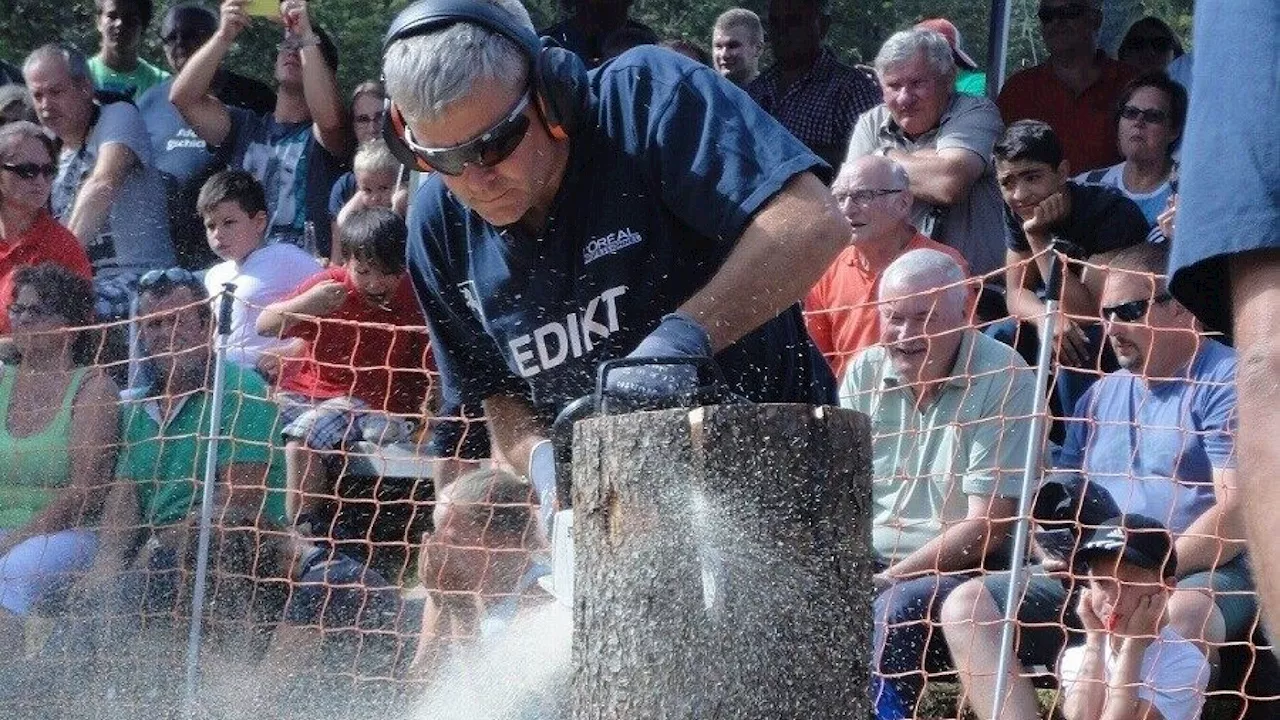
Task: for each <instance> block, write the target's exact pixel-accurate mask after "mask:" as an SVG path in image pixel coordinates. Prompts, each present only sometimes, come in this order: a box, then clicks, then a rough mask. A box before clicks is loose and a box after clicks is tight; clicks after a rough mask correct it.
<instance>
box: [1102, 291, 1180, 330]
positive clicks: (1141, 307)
mask: <svg viewBox="0 0 1280 720" xmlns="http://www.w3.org/2000/svg"><path fill="white" fill-rule="evenodd" d="M1172 299H1173V296H1172V295H1169V294H1168V293H1161V294H1159V295H1157V296H1155V297H1154V298H1151V299H1150V300H1147V299H1145V298H1144V299H1142V300H1130V301H1129V302H1127V303H1120V304H1119V305H1112V306H1110V307H1104V308H1102V317H1103V319H1105V320H1110V321H1112V322H1115V321H1116V320H1119V321H1120V322H1127V323H1132V322H1138V321H1139V320H1141V319H1142V318H1144V317H1146V316H1147V311H1148V310H1150V309H1151V306H1152V305H1158V304H1160V303H1163V302H1168V301H1170V300H1172Z"/></svg>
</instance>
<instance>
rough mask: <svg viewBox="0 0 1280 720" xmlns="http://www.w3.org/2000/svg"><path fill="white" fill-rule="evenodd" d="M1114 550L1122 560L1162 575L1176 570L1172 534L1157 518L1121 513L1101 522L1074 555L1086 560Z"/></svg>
mask: <svg viewBox="0 0 1280 720" xmlns="http://www.w3.org/2000/svg"><path fill="white" fill-rule="evenodd" d="M1117 553H1119V554H1120V555H1121V556H1122V557H1123V558H1124V560H1125V562H1128V563H1133V564H1134V565H1137V566H1139V567H1144V568H1147V569H1149V570H1156V571H1158V572H1159V573H1160V575H1161V576H1162V577H1173V575H1174V574H1175V573H1176V572H1177V570H1178V554H1177V551H1175V550H1174V548H1173V535H1171V534H1170V533H1169V530H1168V528H1166V527H1165V526H1164V525H1163V524H1161V523H1160V522H1159V521H1158V520H1154V519H1152V518H1149V517H1147V516H1146V515H1122V516H1120V517H1115V518H1111V519H1110V520H1108V521H1106V522H1104V523H1102V524H1101V525H1099V526H1098V527H1096V528H1094V530H1093V532H1092V533H1090V534H1089V536H1088V538H1087V539H1086V540H1085V541H1084V544H1082V545H1081V546H1080V550H1079V551H1078V552H1077V557H1078V558H1080V559H1081V560H1083V561H1084V562H1086V563H1089V562H1091V561H1092V560H1093V559H1095V558H1099V557H1112V556H1114V555H1116V554H1117Z"/></svg>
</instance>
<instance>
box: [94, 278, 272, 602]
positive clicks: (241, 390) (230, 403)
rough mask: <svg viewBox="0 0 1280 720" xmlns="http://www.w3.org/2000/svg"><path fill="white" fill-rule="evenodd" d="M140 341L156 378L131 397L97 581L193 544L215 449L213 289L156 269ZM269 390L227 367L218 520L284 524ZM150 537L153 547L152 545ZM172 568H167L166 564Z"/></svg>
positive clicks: (143, 283)
mask: <svg viewBox="0 0 1280 720" xmlns="http://www.w3.org/2000/svg"><path fill="white" fill-rule="evenodd" d="M138 293H139V297H138V317H139V318H140V320H138V335H139V341H140V344H141V346H142V349H143V351H144V353H145V355H146V356H147V357H148V358H149V359H150V361H151V363H152V364H153V366H154V369H155V372H154V373H153V375H154V377H155V378H156V380H155V381H154V382H152V383H151V384H150V385H149V386H148V387H146V388H138V389H133V390H130V391H126V393H124V395H125V403H124V407H123V409H122V411H121V430H120V436H121V441H122V443H123V447H122V448H121V450H120V459H119V461H118V464H117V468H116V478H117V483H116V485H115V487H113V488H112V491H111V494H110V496H109V497H108V499H107V508H106V510H105V512H104V520H103V530H102V538H101V549H100V550H99V553H98V557H97V559H96V561H95V568H94V571H93V572H91V573H90V574H91V576H96V577H99V578H106V577H111V576H114V575H116V574H117V573H119V572H121V571H123V570H124V569H125V568H126V566H128V565H129V556H130V554H131V553H132V551H133V548H135V547H138V545H139V543H140V542H141V543H142V549H141V551H140V552H139V553H138V554H137V557H136V558H135V559H134V560H133V562H132V566H133V567H134V568H136V569H139V570H144V569H148V567H150V568H152V569H155V566H156V557H157V556H158V555H160V554H168V556H169V558H171V559H172V558H174V557H176V556H177V554H179V553H182V552H184V551H185V550H186V548H187V544H188V543H190V542H194V537H195V532H194V530H195V528H196V525H197V522H198V518H199V513H198V508H199V505H200V497H201V491H202V490H201V489H202V481H203V479H204V468H205V458H206V456H207V453H208V451H209V443H210V441H211V433H210V426H209V422H210V411H211V409H212V400H213V393H212V391H211V390H210V388H209V385H210V383H211V382H212V378H213V353H212V352H211V346H210V337H211V335H212V327H213V318H212V313H211V310H210V305H209V302H208V296H207V294H206V293H205V290H204V286H203V284H202V283H201V282H200V280H198V279H197V278H195V277H194V276H193V275H191V274H190V273H188V272H187V271H185V270H181V269H179V268H174V269H170V270H166V271H153V272H151V273H148V274H146V275H144V276H143V277H142V279H141V280H140V281H139V285H138ZM268 395H269V392H268V389H267V386H266V383H265V382H264V381H263V380H262V378H260V377H258V376H257V375H256V374H254V373H253V372H251V371H248V370H242V369H239V368H236V367H235V366H234V364H228V365H227V367H226V375H225V379H224V385H223V388H222V397H223V406H222V422H221V425H220V428H219V430H218V432H216V433H212V435H214V436H216V439H217V442H218V447H217V458H218V463H217V468H218V469H217V477H218V484H217V486H216V487H215V489H214V508H213V512H214V517H215V519H216V518H219V517H222V516H223V515H231V516H235V517H250V518H265V519H268V520H271V521H275V522H280V521H282V520H283V517H284V496H283V488H284V456H283V454H282V453H281V452H280V450H279V449H278V448H277V447H275V446H274V445H273V439H274V436H275V433H276V423H277V409H276V406H275V404H274V403H272V402H271V400H270V399H269V397H268ZM144 538H145V539H144ZM162 564H163V565H165V566H166V567H168V566H170V565H169V563H168V562H165V563H162Z"/></svg>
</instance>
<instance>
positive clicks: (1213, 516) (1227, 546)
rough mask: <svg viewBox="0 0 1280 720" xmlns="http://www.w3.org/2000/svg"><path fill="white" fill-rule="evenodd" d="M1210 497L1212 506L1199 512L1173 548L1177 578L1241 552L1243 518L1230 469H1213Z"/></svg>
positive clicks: (1233, 473) (1219, 563) (1242, 546)
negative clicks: (1212, 495) (1211, 495)
mask: <svg viewBox="0 0 1280 720" xmlns="http://www.w3.org/2000/svg"><path fill="white" fill-rule="evenodd" d="M1213 494H1214V499H1215V502H1214V504H1213V506H1212V507H1210V508H1209V509H1208V510H1205V511H1204V512H1203V513H1201V515H1200V517H1198V518H1196V519H1195V521H1194V522H1192V523H1191V525H1190V527H1188V528H1187V529H1186V530H1185V531H1183V533H1182V534H1181V535H1179V536H1178V539H1177V542H1176V543H1175V545H1174V547H1175V548H1176V549H1177V552H1178V577H1187V576H1188V575H1193V574H1195V573H1197V572H1200V571H1202V570H1209V569H1212V568H1215V567H1218V566H1220V565H1222V564H1224V563H1227V562H1230V561H1231V560H1232V559H1234V558H1235V556H1237V555H1239V554H1240V553H1242V552H1244V549H1245V544H1244V518H1243V515H1242V513H1241V509H1240V502H1239V499H1240V493H1239V492H1238V491H1237V487H1236V471H1235V470H1234V469H1225V470H1224V469H1219V468H1214V469H1213Z"/></svg>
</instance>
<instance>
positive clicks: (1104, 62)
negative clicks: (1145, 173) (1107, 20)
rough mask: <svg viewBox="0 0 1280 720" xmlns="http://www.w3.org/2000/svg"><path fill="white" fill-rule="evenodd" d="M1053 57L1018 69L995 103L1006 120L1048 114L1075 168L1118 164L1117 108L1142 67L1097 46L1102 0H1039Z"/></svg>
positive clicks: (1042, 117) (1042, 29)
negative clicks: (1133, 65)
mask: <svg viewBox="0 0 1280 720" xmlns="http://www.w3.org/2000/svg"><path fill="white" fill-rule="evenodd" d="M1036 15H1037V17H1038V18H1039V20H1040V32H1041V35H1042V37H1043V38H1044V44H1045V47H1046V48H1048V50H1049V57H1048V58H1046V59H1045V61H1044V62H1043V63H1041V64H1039V65H1036V66H1035V67H1032V68H1027V69H1026V70H1023V71H1021V72H1019V73H1016V74H1014V75H1013V76H1012V77H1010V78H1009V80H1008V81H1007V82H1005V84H1004V87H1003V88H1002V89H1001V90H1000V97H999V99H998V100H997V101H996V103H997V104H998V105H999V106H1000V114H1001V115H1003V116H1004V121H1005V123H1006V124H1009V123H1012V122H1014V121H1015V120H1026V119H1031V120H1043V121H1044V122H1047V123H1049V126H1050V127H1052V128H1053V131H1054V132H1056V133H1057V134H1058V137H1060V138H1062V142H1063V145H1064V146H1065V147H1066V150H1067V161H1068V162H1070V163H1071V170H1072V172H1073V173H1081V172H1085V171H1087V170H1093V169H1094V168H1100V167H1105V166H1107V165H1114V164H1115V163H1116V162H1118V161H1119V160H1120V155H1119V151H1118V150H1117V149H1116V125H1115V116H1114V114H1113V108H1115V106H1116V101H1117V100H1118V99H1119V97H1120V91H1121V90H1122V89H1123V88H1124V86H1125V85H1126V84H1127V83H1128V82H1129V81H1130V80H1132V79H1133V78H1134V76H1135V75H1136V74H1137V71H1136V70H1135V69H1134V68H1132V67H1130V66H1128V65H1126V64H1124V63H1122V62H1120V61H1118V60H1112V59H1111V58H1109V57H1107V54H1106V53H1105V52H1103V51H1102V50H1100V49H1099V48H1098V30H1099V29H1100V28H1101V27H1102V0H1040V5H1039V9H1038V10H1037V12H1036Z"/></svg>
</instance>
